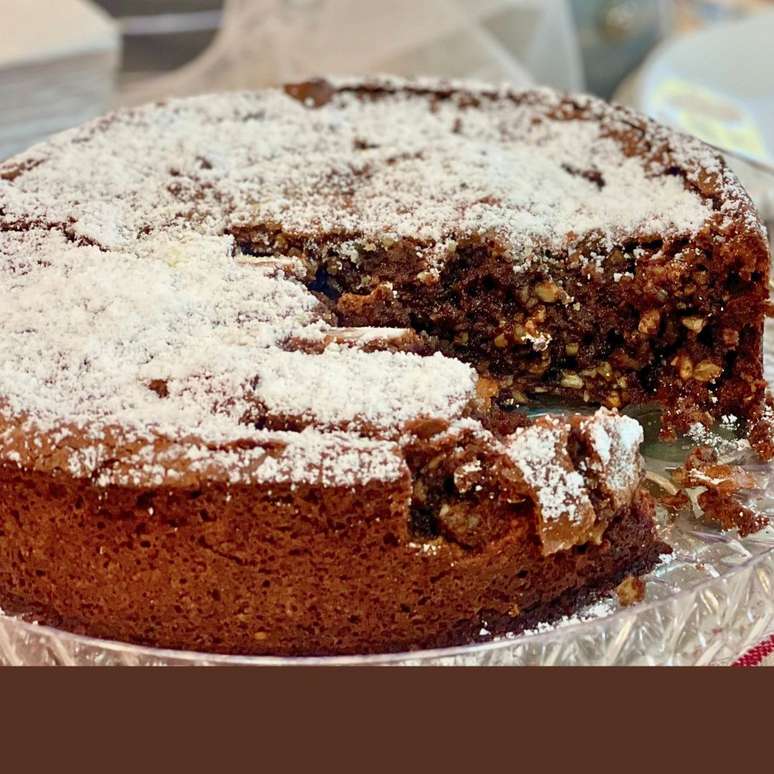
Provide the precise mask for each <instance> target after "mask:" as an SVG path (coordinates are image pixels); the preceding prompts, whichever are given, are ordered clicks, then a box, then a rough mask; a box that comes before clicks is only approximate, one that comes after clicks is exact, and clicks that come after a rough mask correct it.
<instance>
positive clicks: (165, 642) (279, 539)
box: [0, 413, 669, 655]
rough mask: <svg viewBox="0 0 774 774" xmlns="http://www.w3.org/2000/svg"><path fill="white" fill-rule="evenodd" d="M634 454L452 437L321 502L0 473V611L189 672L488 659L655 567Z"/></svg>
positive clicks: (557, 425)
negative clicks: (475, 647) (484, 645)
mask: <svg viewBox="0 0 774 774" xmlns="http://www.w3.org/2000/svg"><path fill="white" fill-rule="evenodd" d="M534 431H537V432H534ZM639 440H640V435H639V428H638V426H637V424H636V423H635V422H634V421H633V420H629V419H624V418H619V417H616V416H615V415H612V414H606V413H601V414H600V415H598V416H597V417H593V418H590V417H575V418H571V419H567V420H559V419H544V420H541V421H540V423H539V424H537V425H527V426H525V427H524V428H522V429H521V430H520V431H517V432H516V433H514V434H513V436H507V437H504V438H503V439H502V440H499V441H498V440H497V438H496V437H495V436H492V435H491V434H488V433H487V432H486V431H483V430H481V429H477V428H476V427H475V423H473V422H470V421H465V422H462V423H461V424H459V425H457V426H454V427H449V428H447V429H446V430H441V431H440V432H437V433H432V434H430V435H426V434H425V433H421V434H420V435H415V436H413V437H412V439H411V440H410V441H409V443H408V446H407V447H406V450H405V452H404V453H405V459H406V461H407V464H405V465H403V466H402V467H401V468H400V469H399V470H398V472H397V475H396V476H395V477H393V478H391V479H390V478H388V479H387V480H375V479H374V480H371V481H370V482H369V483H359V484H354V485H352V484H350V485H334V484H332V483H331V484H329V485H328V486H324V487H321V486H320V484H319V483H318V482H313V480H312V479H311V478H310V479H308V480H307V481H303V482H302V481H299V480H298V478H299V477H298V476H297V475H296V476H294V477H293V479H292V480H285V481H278V480H275V481H272V482H266V481H264V482H263V483H256V481H252V482H250V483H246V481H245V480H240V479H235V480H218V479H217V478H213V477H212V476H211V475H210V472H211V471H208V470H207V469H206V468H205V469H204V470H201V469H199V468H198V466H194V469H193V470H190V471H189V475H188V477H178V476H172V475H170V476H168V478H167V479H166V480H165V481H164V482H163V483H161V484H159V485H158V486H155V487H148V486H143V487H136V486H133V485H132V483H131V481H128V482H127V481H126V480H125V479H124V472H123V471H122V470H121V469H120V466H119V467H118V468H116V469H114V470H111V471H110V472H109V473H107V472H106V473H105V475H103V476H102V477H100V478H99V479H98V480H91V479H86V478H73V477H72V476H68V475H66V474H64V473H63V472H62V471H50V472H47V473H45V472H42V471H31V470H27V469H24V468H20V467H17V466H11V465H9V464H7V463H5V464H3V465H2V466H0V530H1V531H2V536H1V537H0V607H2V608H3V609H4V610H5V611H6V612H10V613H20V614H24V615H28V616H34V617H35V619H36V620H38V621H40V622H43V623H48V624H51V625H56V626H62V627H64V628H66V629H68V630H72V631H76V632H81V633H85V634H88V635H92V636H98V637H105V638H110V639H119V640H123V641H129V642H137V643H142V644H146V645H154V646H160V647H175V648H186V649H197V650H201V651H204V652H223V653H253V654H261V653H265V654H274V655H278V654H283V655H323V654H343V653H367V652H389V651H396V650H409V649H414V648H420V647H434V646H446V645H457V644H463V643H466V642H471V641H482V640H487V639H490V638H491V637H492V636H496V635H498V634H503V633H506V632H514V631H519V630H521V629H523V628H525V627H528V626H531V625H534V624H535V623H537V622H544V621H548V620H551V619H552V618H553V617H558V616H561V615H564V614H568V613H570V612H572V611H573V610H574V609H575V607H576V606H577V605H578V604H581V603H583V602H585V601H591V600H593V599H594V598H596V597H597V596H598V595H600V594H604V593H606V592H609V591H611V590H612V589H613V588H614V587H615V586H616V585H617V584H618V583H619V582H620V581H622V580H623V579H624V578H625V577H627V576H629V575H632V574H640V573H644V572H647V571H648V570H649V569H651V568H652V567H653V566H654V564H655V563H656V562H657V561H658V557H659V555H660V554H661V553H664V552H666V551H668V550H669V549H668V548H667V547H666V546H664V545H663V544H662V543H660V542H659V540H658V539H657V537H656V534H655V531H654V527H653V522H652V508H653V506H652V502H651V501H650V498H649V497H648V496H647V495H645V494H643V493H642V492H640V491H639V489H638V487H639V483H640V477H641V472H642V471H641V467H640V461H639V455H638V452H637V446H638V444H639ZM319 464H320V465H323V464H324V461H323V460H322V459H320V461H319ZM172 469H174V467H173V468H172Z"/></svg>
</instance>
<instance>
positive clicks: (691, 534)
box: [0, 407, 774, 666]
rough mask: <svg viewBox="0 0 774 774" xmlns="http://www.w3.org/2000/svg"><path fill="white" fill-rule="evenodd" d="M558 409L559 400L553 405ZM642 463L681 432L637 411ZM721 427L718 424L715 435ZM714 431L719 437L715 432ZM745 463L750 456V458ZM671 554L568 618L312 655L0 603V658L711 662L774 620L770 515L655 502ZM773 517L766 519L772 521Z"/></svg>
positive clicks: (771, 476) (753, 640)
mask: <svg viewBox="0 0 774 774" xmlns="http://www.w3.org/2000/svg"><path fill="white" fill-rule="evenodd" d="M554 410H556V407H554ZM639 418H640V420H641V421H642V422H643V425H644V426H645V429H646V443H645V445H644V447H643V452H644V454H645V457H646V461H647V467H648V470H649V471H651V472H652V473H655V474H659V473H662V474H663V472H664V470H665V469H667V468H668V467H669V466H670V465H674V464H675V463H676V462H677V461H678V460H679V459H680V458H681V457H683V456H684V455H685V452H686V449H687V448H688V444H682V445H680V444H677V445H675V444H671V445H667V444H662V443H659V442H657V441H653V440H650V439H652V438H653V429H652V424H653V422H652V415H651V414H648V413H647V412H645V413H641V414H640V416H639ZM718 438H720V436H718ZM721 441H722V438H721ZM754 467H755V468H756V470H755V473H756V474H757V475H759V476H760V477H761V478H762V480H763V482H764V483H763V489H762V491H761V492H760V494H759V495H756V503H755V504H756V506H757V507H758V509H759V510H762V511H763V512H765V513H768V514H771V515H772V516H774V466H770V465H769V466H764V465H757V466H754ZM748 469H749V466H748ZM658 518H659V530H660V532H661V534H662V537H663V538H664V540H665V541H666V542H667V543H669V544H670V545H671V546H672V547H673V549H674V553H673V555H672V556H671V557H670V558H669V559H668V560H667V561H664V562H662V564H661V565H660V566H659V567H657V568H656V569H655V570H654V571H653V572H652V573H650V574H649V575H648V576H647V578H646V581H647V582H646V589H645V598H644V599H643V601H642V602H639V603H637V604H634V605H631V606H629V607H621V606H620V605H619V604H618V603H617V602H616V601H615V599H613V598H611V599H607V600H603V601H602V602H598V603H597V604H595V605H593V606H591V607H590V608H587V609H586V610H584V611H582V612H581V613H579V614H577V615H575V616H573V617H572V618H571V619H565V620H563V621H560V622H559V623H555V624H553V625H544V626H540V627H538V628H537V629H536V630H534V631H530V632H527V633H524V634H521V635H518V636H512V637H506V638H503V639H499V640H496V641H493V642H488V643H484V644H475V645H467V646H463V647H456V648H446V649H440V650H427V651H418V652H413V653H393V654H387V655H370V656H344V657H320V658H274V657H267V656H224V655H214V654H206V653H195V652H187V651H174V650H162V649H156V648H147V647H142V646H137V645H129V644H126V643H121V642H111V641H107V640H98V639H94V638H90V637H82V636H78V635H75V634H71V633H68V632H64V631H59V630H57V629H53V628H50V627H47V626H40V625H38V624H35V623H31V622H28V621H22V620H20V619H18V618H15V617H12V616H6V615H2V614H0V663H2V664H9V665H11V664H18V665H21V664H26V665H56V664H62V665H93V666H98V665H105V666H108V665H147V666H151V665H202V666H204V665H256V666H257V665H278V664H279V665H290V664H330V665H336V664H341V665H345V664H360V665H366V664H373V665H377V664H385V665H386V664H393V665H423V664H424V665H469V666H476V665H480V666H484V665H491V666H495V665H502V666H511V665H513V666H516V665H557V666H558V665H595V666H601V665H621V666H623V665H683V666H688V665H708V664H730V663H732V662H733V661H735V660H736V659H737V658H739V657H740V656H741V655H742V654H743V653H744V652H745V651H746V650H748V649H749V648H751V647H753V646H754V645H756V644H757V643H758V642H760V641H761V640H762V639H763V638H764V637H765V636H766V635H767V634H769V633H770V632H771V631H774V527H772V526H769V527H767V528H766V529H764V530H763V531H761V532H758V533H757V534H755V535H751V536H749V537H747V538H740V537H739V536H738V535H737V534H736V532H725V533H724V532H721V531H720V530H718V529H717V528H715V527H712V526H705V525H704V524H703V523H702V522H701V520H700V519H698V518H697V517H695V516H692V515H689V514H683V515H682V516H680V517H679V518H678V519H677V520H670V519H669V518H667V515H666V513H662V512H660V513H659V516H658ZM773 523H774V522H773Z"/></svg>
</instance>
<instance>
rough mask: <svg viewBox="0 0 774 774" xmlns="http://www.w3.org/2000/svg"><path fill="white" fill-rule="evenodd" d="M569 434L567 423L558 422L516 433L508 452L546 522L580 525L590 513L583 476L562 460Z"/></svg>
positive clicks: (524, 429) (523, 429) (564, 455)
mask: <svg viewBox="0 0 774 774" xmlns="http://www.w3.org/2000/svg"><path fill="white" fill-rule="evenodd" d="M566 433H567V429H566V426H565V425H564V423H562V422H560V421H557V422H556V423H555V424H553V425H552V424H551V423H550V421H545V422H544V423H543V424H541V425H535V426H533V427H526V428H519V429H518V430H516V432H515V433H514V435H513V439H512V440H511V442H510V445H509V448H508V452H509V454H510V456H511V458H512V459H513V461H514V462H515V463H516V465H517V466H518V467H519V469H520V471H521V473H522V475H523V477H524V480H525V481H526V482H527V484H529V485H530V486H531V487H532V489H533V490H534V492H535V494H536V495H537V499H538V503H539V505H540V510H541V514H542V517H543V519H544V520H545V521H557V520H559V519H563V518H567V519H569V520H570V521H575V522H579V521H581V520H582V519H583V518H584V515H585V514H586V513H588V511H589V510H590V509H591V501H590V500H589V499H588V494H587V492H586V487H585V482H584V480H583V476H581V474H580V473H578V472H577V471H576V470H573V469H572V468H571V466H570V465H569V464H568V461H567V460H566V459H563V457H566V451H565V450H564V449H563V446H564V445H565V443H566V441H565V438H566ZM562 463H565V464H562Z"/></svg>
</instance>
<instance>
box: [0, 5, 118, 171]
mask: <svg viewBox="0 0 774 774" xmlns="http://www.w3.org/2000/svg"><path fill="white" fill-rule="evenodd" d="M0 28H2V31H3V33H2V36H0V159H2V158H6V157H7V156H10V155H12V154H13V153H15V152H16V151H18V150H21V149H23V148H25V147H27V146H29V145H31V144H33V143H34V142H37V141H38V140H41V139H43V138H44V137H46V136H47V135H49V134H51V133H52V132H56V131H60V130H62V129H66V128H69V127H71V126H76V125H78V124H80V123H82V122H83V121H85V120H88V119H89V118H92V117H94V116H97V115H99V114H100V113H103V112H104V111H105V110H106V109H107V108H108V107H109V105H110V101H111V98H112V94H113V81H114V75H115V71H116V67H117V64H118V57H119V51H120V36H119V34H118V29H117V27H116V25H115V23H114V22H113V21H112V20H111V18H110V17H109V16H108V15H107V14H105V13H104V12H103V11H101V10H100V9H98V8H97V7H96V6H94V5H93V4H92V3H90V2H88V1H87V0H2V7H0Z"/></svg>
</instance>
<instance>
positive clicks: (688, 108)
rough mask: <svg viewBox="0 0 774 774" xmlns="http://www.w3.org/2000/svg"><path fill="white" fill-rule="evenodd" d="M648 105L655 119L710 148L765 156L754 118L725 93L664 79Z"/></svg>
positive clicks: (678, 80) (740, 104)
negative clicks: (696, 138)
mask: <svg viewBox="0 0 774 774" xmlns="http://www.w3.org/2000/svg"><path fill="white" fill-rule="evenodd" d="M651 106H652V108H653V112H654V116H655V117H656V118H657V119H658V120H660V121H663V122H665V123H667V124H670V125H672V126H676V127H679V128H680V129H682V130H683V131H686V132H688V133H690V134H694V135H696V136H697V137H699V138H701V139H702V140H704V141H705V142H708V143H711V144H712V145H717V146H720V147H722V148H728V149H733V150H735V151H738V152H740V153H744V154H745V155H747V156H753V157H757V158H765V157H766V155H767V152H766V143H765V140H764V137H763V135H762V134H761V131H760V128H759V126H758V123H757V122H756V120H755V117H754V115H753V114H752V113H751V112H750V111H749V110H748V109H747V108H746V107H745V106H744V105H743V104H742V103H739V102H735V101H732V100H731V99H729V97H728V96H727V95H726V94H719V93H716V92H714V91H712V90H711V89H708V88H707V87H705V86H699V85H697V84H696V83H692V82H690V81H686V80H682V79H680V78H668V79H666V80H664V81H662V82H661V83H660V84H659V85H658V86H657V87H656V89H655V90H654V91H653V93H652V94H651Z"/></svg>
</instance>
